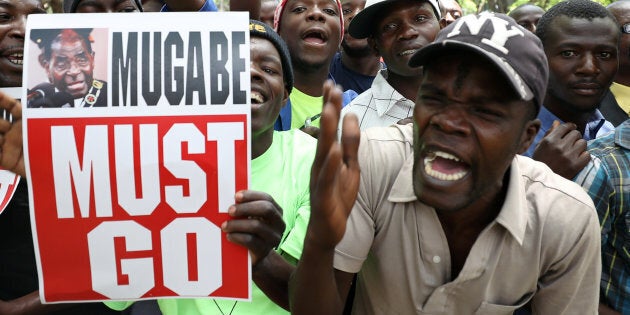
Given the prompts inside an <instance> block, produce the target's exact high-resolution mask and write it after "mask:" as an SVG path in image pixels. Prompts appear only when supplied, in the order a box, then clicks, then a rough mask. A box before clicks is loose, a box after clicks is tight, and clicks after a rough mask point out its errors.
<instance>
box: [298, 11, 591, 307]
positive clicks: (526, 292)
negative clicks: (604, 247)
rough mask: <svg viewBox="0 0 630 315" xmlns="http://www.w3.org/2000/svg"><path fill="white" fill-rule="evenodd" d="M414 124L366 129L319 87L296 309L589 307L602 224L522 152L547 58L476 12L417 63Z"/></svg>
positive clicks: (498, 20) (535, 43) (506, 20)
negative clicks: (351, 294)
mask: <svg viewBox="0 0 630 315" xmlns="http://www.w3.org/2000/svg"><path fill="white" fill-rule="evenodd" d="M410 64H411V65H412V66H423V67H424V69H423V70H424V72H423V73H422V74H421V77H422V83H421V86H420V88H419V90H418V97H417V99H416V106H415V108H414V116H413V120H414V123H413V125H412V124H407V125H395V126H391V127H383V128H373V129H370V130H367V131H364V132H363V133H361V134H360V132H359V128H358V121H357V119H356V117H354V116H353V115H348V116H346V117H344V122H343V133H342V137H341V142H340V143H339V142H338V141H337V137H336V130H337V125H338V123H339V121H338V120H339V110H340V107H341V105H340V102H339V100H340V95H339V93H340V91H339V90H336V91H334V90H333V91H331V92H329V93H327V94H328V95H329V97H328V98H326V101H327V102H326V105H325V106H324V111H323V113H324V114H323V115H324V117H323V118H322V133H321V137H320V139H319V142H318V144H317V153H316V156H315V162H314V163H313V169H312V171H311V219H310V222H309V226H308V230H307V232H306V239H305V242H304V250H303V252H302V258H301V259H300V262H299V263H298V267H297V270H296V272H295V273H294V275H293V277H292V278H291V283H290V292H291V311H292V312H293V313H294V314H330V315H333V314H341V310H342V309H343V306H344V302H345V301H346V295H347V292H348V288H349V287H350V285H351V279H352V276H353V274H355V273H358V277H357V278H358V280H357V290H356V296H355V298H354V306H353V309H352V311H353V313H354V314H511V313H512V312H514V311H515V310H516V309H518V308H519V307H520V306H522V305H523V304H526V303H528V302H530V303H531V307H532V311H533V313H534V314H596V312H597V305H598V295H599V288H598V284H599V278H600V275H599V274H598V273H599V272H600V271H601V264H600V257H599V250H600V235H599V223H598V220H597V215H596V213H595V209H594V206H593V202H592V200H591V199H590V198H589V196H588V195H587V194H586V193H585V192H584V190H583V189H582V188H581V187H580V186H579V185H577V184H575V183H573V182H571V181H569V180H567V179H564V178H562V177H560V176H558V175H557V174H554V173H553V172H551V170H549V168H547V167H545V166H544V165H542V164H541V163H538V162H535V161H532V160H531V159H529V158H525V157H522V156H520V155H519V153H521V152H523V151H525V150H526V149H527V147H528V146H529V144H530V143H531V142H532V140H533V138H534V136H535V135H536V133H537V131H538V128H539V126H540V122H539V121H538V120H537V119H536V114H537V112H538V110H539V109H540V106H541V104H542V102H543V99H544V95H545V86H546V83H547V74H548V67H547V61H546V58H545V54H544V51H543V48H542V45H541V42H540V40H539V39H538V38H536V36H535V35H534V34H532V33H531V32H528V31H526V30H525V29H523V28H522V27H520V26H518V25H517V24H516V22H514V20H513V19H512V18H510V17H508V16H506V15H503V14H494V13H489V12H485V13H481V14H479V15H467V16H464V17H461V18H460V19H458V20H456V21H455V22H454V23H452V24H451V25H449V26H447V27H446V28H444V29H443V30H442V31H441V32H440V34H439V35H438V37H437V39H436V41H435V43H433V44H431V45H429V46H426V47H424V48H422V49H421V50H419V51H418V52H417V53H416V54H415V55H414V56H413V57H412V58H411V60H410Z"/></svg>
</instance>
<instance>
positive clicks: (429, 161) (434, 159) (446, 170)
mask: <svg viewBox="0 0 630 315" xmlns="http://www.w3.org/2000/svg"><path fill="white" fill-rule="evenodd" d="M469 170H470V167H469V166H468V165H467V164H466V163H464V162H462V161H461V160H460V159H459V158H458V157H456V156H454V155H452V154H450V153H446V152H442V151H435V152H428V153H427V155H426V157H425V158H424V172H425V173H427V175H429V176H431V177H433V178H435V179H439V180H443V181H456V180H460V179H462V178H464V176H466V174H468V172H469Z"/></svg>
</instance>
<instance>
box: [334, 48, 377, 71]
mask: <svg viewBox="0 0 630 315" xmlns="http://www.w3.org/2000/svg"><path fill="white" fill-rule="evenodd" d="M341 63H342V64H343V65H344V66H345V67H346V68H348V69H350V70H352V71H354V72H356V73H358V74H362V75H366V76H376V74H377V73H378V71H379V70H381V68H382V66H381V57H379V56H374V55H372V54H370V55H368V56H363V57H350V56H349V55H348V54H346V52H345V51H344V50H343V49H342V50H341Z"/></svg>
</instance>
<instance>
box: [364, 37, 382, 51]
mask: <svg viewBox="0 0 630 315" xmlns="http://www.w3.org/2000/svg"><path fill="white" fill-rule="evenodd" d="M367 41H368V46H370V47H372V50H373V51H374V54H375V55H376V56H380V55H381V52H380V51H378V45H377V44H376V40H374V37H372V36H370V37H368V39H367Z"/></svg>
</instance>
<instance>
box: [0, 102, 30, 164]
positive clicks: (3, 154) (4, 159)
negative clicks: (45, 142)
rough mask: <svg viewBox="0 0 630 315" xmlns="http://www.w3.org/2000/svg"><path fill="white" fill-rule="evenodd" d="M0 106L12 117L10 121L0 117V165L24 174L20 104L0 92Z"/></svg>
mask: <svg viewBox="0 0 630 315" xmlns="http://www.w3.org/2000/svg"><path fill="white" fill-rule="evenodd" d="M0 108H2V109H4V110H6V111H7V112H9V113H10V114H11V116H12V117H13V121H12V122H10V121H8V120H6V119H0V167H2V168H4V169H6V170H9V171H11V172H14V173H16V174H18V175H20V176H24V174H25V172H24V154H23V151H22V105H21V104H20V102H18V101H17V100H15V99H14V98H12V97H9V96H7V95H6V94H4V93H1V92H0Z"/></svg>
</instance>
